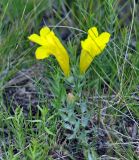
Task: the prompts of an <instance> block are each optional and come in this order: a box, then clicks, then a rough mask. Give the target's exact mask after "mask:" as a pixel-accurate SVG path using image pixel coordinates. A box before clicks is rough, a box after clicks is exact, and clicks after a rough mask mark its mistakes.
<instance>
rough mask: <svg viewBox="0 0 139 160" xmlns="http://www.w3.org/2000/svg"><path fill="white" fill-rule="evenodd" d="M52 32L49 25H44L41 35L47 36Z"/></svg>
mask: <svg viewBox="0 0 139 160" xmlns="http://www.w3.org/2000/svg"><path fill="white" fill-rule="evenodd" d="M49 33H50V29H49V28H48V27H43V28H42V29H41V30H40V36H41V37H44V38H46V36H47V35H48V34H49Z"/></svg>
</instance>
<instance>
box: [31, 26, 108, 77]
mask: <svg viewBox="0 0 139 160" xmlns="http://www.w3.org/2000/svg"><path fill="white" fill-rule="evenodd" d="M28 38H29V40H31V41H32V42H35V43H37V44H39V45H41V46H40V47H38V48H37V50H36V53H35V55H36V58H37V59H44V58H48V57H49V56H50V55H54V56H55V58H56V59H57V61H58V63H59V65H60V67H61V69H62V70H63V72H64V75H65V76H67V77H68V76H69V75H70V65H69V56H68V53H67V51H66V49H65V48H64V46H63V45H62V43H61V42H60V40H59V39H58V38H57V36H56V35H55V34H54V32H53V31H51V30H50V29H49V28H48V27H43V28H42V29H41V30H40V35H37V34H32V35H30V36H29V37H28ZM109 40H110V34H109V33H108V32H103V33H101V34H100V35H98V31H97V28H96V27H92V28H90V29H89V30H88V36H87V39H85V40H84V41H81V46H82V50H81V56H80V64H79V67H80V72H81V73H82V74H83V73H85V72H86V70H87V69H88V67H89V66H90V64H91V62H92V61H93V59H94V58H95V56H97V55H99V54H100V53H101V52H102V51H103V50H104V49H105V47H106V44H107V43H108V42H109Z"/></svg>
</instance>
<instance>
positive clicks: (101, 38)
mask: <svg viewBox="0 0 139 160" xmlns="http://www.w3.org/2000/svg"><path fill="white" fill-rule="evenodd" d="M98 39H99V41H100V42H101V43H104V44H106V43H108V42H109V40H110V34H109V33H108V32H103V33H101V34H100V35H99V37H98Z"/></svg>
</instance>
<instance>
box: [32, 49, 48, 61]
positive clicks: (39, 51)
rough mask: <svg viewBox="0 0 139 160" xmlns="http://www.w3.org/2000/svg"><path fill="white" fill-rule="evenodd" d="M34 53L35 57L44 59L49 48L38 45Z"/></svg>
mask: <svg viewBox="0 0 139 160" xmlns="http://www.w3.org/2000/svg"><path fill="white" fill-rule="evenodd" d="M35 55H36V59H44V58H47V57H49V55H50V50H49V49H47V48H44V47H38V48H37V50H36V52H35Z"/></svg>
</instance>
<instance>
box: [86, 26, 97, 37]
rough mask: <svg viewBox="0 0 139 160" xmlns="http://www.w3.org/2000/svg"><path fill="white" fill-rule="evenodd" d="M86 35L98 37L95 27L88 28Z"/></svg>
mask: <svg viewBox="0 0 139 160" xmlns="http://www.w3.org/2000/svg"><path fill="white" fill-rule="evenodd" d="M88 37H90V38H91V39H95V38H97V37H98V31H97V28H96V27H92V28H90V29H89V30H88Z"/></svg>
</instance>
